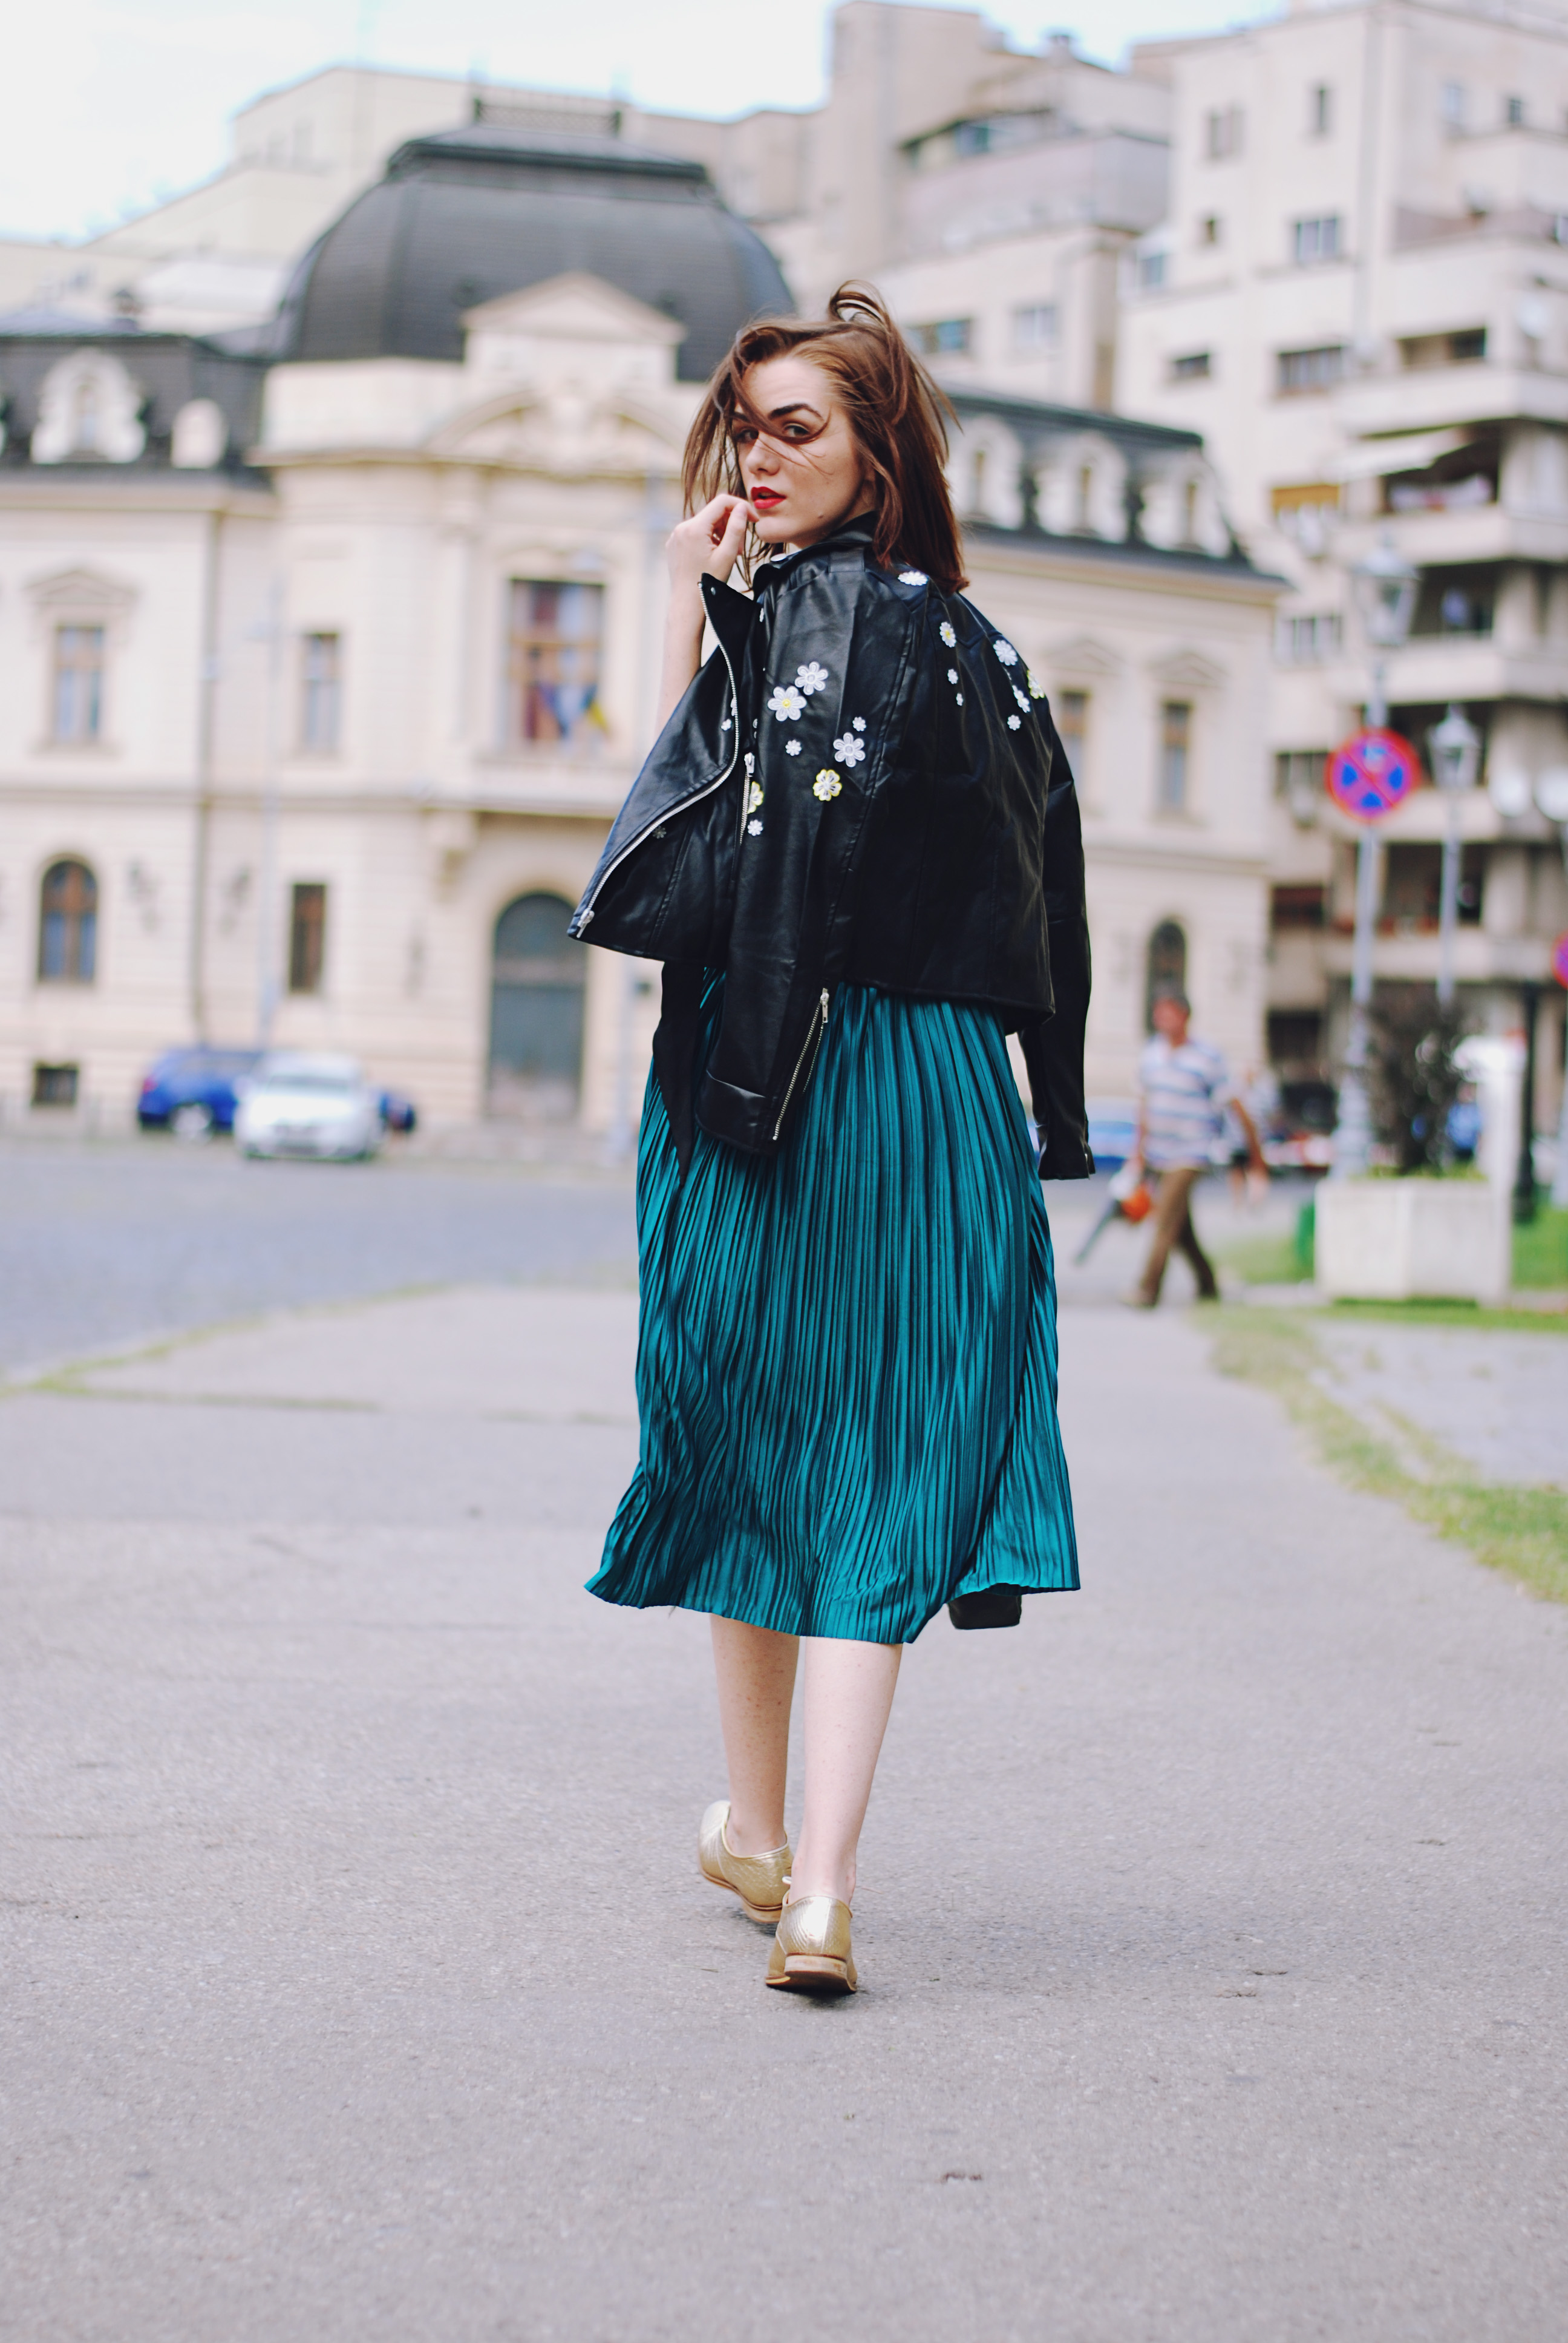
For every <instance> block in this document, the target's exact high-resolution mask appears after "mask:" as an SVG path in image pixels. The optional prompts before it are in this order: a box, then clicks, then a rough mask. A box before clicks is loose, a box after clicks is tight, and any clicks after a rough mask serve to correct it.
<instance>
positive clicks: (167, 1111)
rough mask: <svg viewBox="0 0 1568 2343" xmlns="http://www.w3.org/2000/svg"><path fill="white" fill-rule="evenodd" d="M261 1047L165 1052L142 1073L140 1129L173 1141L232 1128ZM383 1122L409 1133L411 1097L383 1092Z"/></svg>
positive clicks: (413, 1115) (414, 1120) (413, 1125)
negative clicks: (168, 1136)
mask: <svg viewBox="0 0 1568 2343" xmlns="http://www.w3.org/2000/svg"><path fill="white" fill-rule="evenodd" d="M265 1056H266V1051H264V1050H217V1049H202V1048H196V1049H184V1050H166V1051H164V1054H163V1056H162V1057H161V1058H157V1059H155V1060H154V1061H153V1064H152V1067H151V1069H150V1070H149V1071H148V1072H147V1073H146V1074H145V1075H144V1076H143V1077H142V1090H141V1096H140V1098H139V1099H138V1100H137V1101H136V1120H137V1121H138V1122H139V1123H140V1124H141V1127H142V1129H143V1130H144V1131H173V1132H174V1134H175V1137H176V1139H210V1138H211V1137H212V1135H213V1133H214V1132H215V1131H232V1130H233V1129H234V1118H235V1113H236V1109H237V1107H238V1104H239V1101H240V1098H241V1095H242V1094H243V1091H244V1089H245V1085H246V1082H247V1081H250V1079H251V1078H252V1076H253V1075H254V1074H255V1072H256V1068H257V1067H258V1066H259V1065H260V1063H261V1061H262V1060H263V1058H264V1057H265ZM379 1104H380V1109H381V1121H382V1122H383V1123H384V1124H385V1126H386V1128H387V1130H388V1131H397V1132H399V1133H400V1134H401V1133H407V1132H408V1131H414V1130H416V1129H417V1126H418V1121H419V1117H418V1114H417V1111H416V1109H415V1106H414V1103H413V1101H412V1100H411V1099H406V1098H404V1097H402V1096H401V1094H400V1093H399V1092H398V1091H382V1092H381V1093H380V1099H379Z"/></svg>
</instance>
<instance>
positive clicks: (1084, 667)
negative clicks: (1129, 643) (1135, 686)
mask: <svg viewBox="0 0 1568 2343" xmlns="http://www.w3.org/2000/svg"><path fill="white" fill-rule="evenodd" d="M1045 664H1046V665H1047V666H1048V667H1049V668H1050V671H1051V673H1052V675H1060V676H1080V675H1081V676H1090V677H1096V678H1099V677H1104V676H1112V675H1116V674H1118V673H1119V672H1120V670H1121V659H1119V658H1118V657H1117V654H1116V653H1115V652H1114V651H1113V650H1112V649H1111V647H1110V645H1109V644H1107V643H1101V642H1097V641H1096V639H1095V638H1094V637H1093V636H1092V635H1074V636H1073V638H1072V639H1071V640H1070V642H1065V643H1053V644H1052V645H1051V646H1050V649H1049V650H1048V651H1047V652H1046V655H1045Z"/></svg>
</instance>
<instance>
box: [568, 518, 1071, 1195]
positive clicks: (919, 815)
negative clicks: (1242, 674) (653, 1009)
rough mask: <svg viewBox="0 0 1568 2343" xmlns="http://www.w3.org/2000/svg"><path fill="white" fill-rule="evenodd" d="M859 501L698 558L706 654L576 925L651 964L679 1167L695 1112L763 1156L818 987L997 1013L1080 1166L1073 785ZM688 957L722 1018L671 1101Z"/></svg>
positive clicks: (778, 1124) (1045, 730) (1057, 1141)
mask: <svg viewBox="0 0 1568 2343" xmlns="http://www.w3.org/2000/svg"><path fill="white" fill-rule="evenodd" d="M870 540H871V523H870V521H869V519H866V518H861V519H858V520H854V521H850V522H849V523H847V524H846V525H845V526H844V527H843V528H840V529H839V530H838V531H837V532H836V533H835V534H834V535H833V536H832V537H831V538H826V539H824V540H823V541H822V542H821V543H820V544H819V545H813V546H809V547H807V548H804V549H803V550H802V551H800V552H799V553H794V554H789V555H787V556H786V557H784V558H782V559H781V560H777V561H773V562H769V564H768V565H767V567H766V568H763V569H762V570H761V571H760V572H759V575H758V579H757V589H756V595H755V598H750V597H748V596H746V595H744V594H738V593H736V592H734V591H732V589H731V588H729V587H728V586H721V585H720V584H719V582H718V581H717V580H716V579H713V578H705V579H704V581H703V593H704V598H705V600H706V603H707V607H708V612H709V618H710V619H711V621H712V624H713V629H714V632H715V634H716V635H717V636H718V638H719V650H718V652H717V653H716V654H715V656H714V657H713V658H712V659H709V662H708V663H707V665H706V666H705V667H704V668H703V669H702V670H701V672H700V674H699V675H698V676H697V677H696V679H694V681H693V682H692V685H691V687H690V689H689V691H688V692H687V694H686V697H685V698H684V699H683V700H682V701H681V703H680V705H679V707H678V709H676V711H675V713H674V715H673V716H672V717H671V718H670V719H669V722H668V724H667V725H666V727H665V729H664V731H663V732H662V734H661V735H660V737H659V739H658V742H657V744H656V746H655V748H654V749H653V752H652V754H651V756H650V757H649V758H648V762H647V764H646V765H645V766H644V767H643V769H642V771H641V772H640V774H639V775H638V779H637V780H636V781H635V783H634V784H633V786H632V789H631V792H630V795H629V796H628V799H627V801H626V803H625V805H624V806H623V807H622V808H621V810H620V813H619V814H618V817H617V819H616V822H615V825H614V827H613V829H612V830H611V831H610V834H609V838H608V842H607V844H606V846H605V850H604V853H603V855H602V856H601V857H600V860H599V864H598V869H597V870H596V871H595V872H594V875H593V879H592V880H591V882H590V883H589V886H588V892H587V893H586V894H585V895H584V897H583V900H582V901H581V903H580V904H579V905H578V910H577V913H576V915H575V917H574V919H573V920H572V933H573V934H574V935H576V936H580V937H585V938H588V939H589V940H591V941H592V942H594V943H596V944H602V945H604V946H606V947H608V950H611V951H624V952H634V953H637V954H638V955H639V956H641V957H643V958H645V959H648V960H662V961H664V963H665V971H664V1013H663V1018H662V1021H661V1023H660V1027H659V1031H658V1037H657V1039H656V1041H655V1044H654V1059H655V1064H656V1066H657V1068H658V1078H659V1082H660V1085H661V1087H662V1089H663V1091H664V1095H665V1100H666V1103H667V1105H668V1109H669V1113H670V1120H671V1124H672V1127H673V1129H674V1131H675V1135H676V1140H677V1143H678V1146H679V1148H680V1152H681V1159H682V1161H683V1162H684V1161H686V1160H687V1159H688V1157H689V1149H690V1143H691V1124H692V1118H693V1115H694V1114H695V1118H696V1121H699V1122H700V1123H701V1125H702V1127H703V1129H704V1130H705V1131H710V1132H712V1133H713V1134H714V1135H715V1136H716V1137H717V1138H719V1139H724V1140H728V1141H729V1142H730V1143H731V1144H732V1145H733V1146H736V1147H740V1148H745V1149H747V1150H749V1151H751V1152H753V1153H757V1154H769V1153H771V1152H772V1151H774V1150H776V1149H777V1148H778V1147H779V1144H780V1141H781V1140H782V1137H783V1133H784V1131H785V1128H786V1126H787V1123H788V1121H789V1116H790V1114H791V1113H792V1111H794V1109H795V1108H796V1107H797V1106H798V1105H799V1101H800V1097H801V1095H802V1093H803V1091H804V1090H805V1088H806V1085H807V1083H808V1082H809V1079H810V1072H811V1068H812V1066H813V1064H814V1063H815V1060H816V1053H817V1049H818V1047H819V1043H820V1041H821V1037H822V1034H823V1031H825V1029H826V1026H827V1023H828V1021H829V1018H830V1016H831V1014H832V1002H833V994H834V992H835V990H836V989H837V988H838V986H839V985H840V984H859V985H875V986H878V987H879V988H881V989H882V990H886V991H889V992H900V993H910V994H913V995H915V996H917V997H919V998H921V999H925V1000H933V1001H965V1002H970V1003H972V1004H974V1005H976V1006H978V1007H982V1008H987V1009H992V1010H995V1011H998V1013H999V1014H1000V1016H1001V1017H1002V1018H1003V1020H1004V1021H1005V1023H1006V1025H1007V1028H1008V1030H1009V1031H1017V1032H1018V1033H1019V1036H1020V1041H1021V1043H1022V1047H1023V1053H1024V1059H1025V1062H1026V1064H1027V1066H1028V1068H1029V1077H1030V1090H1031V1092H1032V1098H1033V1105H1034V1114H1035V1121H1036V1122H1037V1124H1038V1126H1039V1129H1040V1142H1041V1148H1040V1173H1041V1177H1042V1178H1045V1179H1048V1180H1081V1179H1084V1178H1086V1177H1087V1176H1088V1175H1089V1173H1090V1172H1092V1171H1093V1169H1094V1163H1093V1158H1092V1157H1091V1154H1090V1151H1089V1139H1088V1130H1087V1125H1086V1121H1085V1117H1084V1107H1083V1030H1084V1021H1085V1017H1086V1015H1087V1013H1088V1008H1089V974H1090V971H1089V930H1088V924H1087V920H1086V917H1085V911H1084V900H1083V844H1082V838H1081V830H1080V826H1079V817H1078V799H1077V792H1076V790H1075V789H1074V788H1073V781H1072V774H1071V771H1070V769H1069V766H1068V762H1067V759H1066V757H1065V756H1064V755H1063V753H1062V749H1061V743H1060V740H1059V739H1058V738H1057V734H1056V728H1055V726H1054V725H1053V724H1052V722H1051V720H1050V709H1049V707H1048V705H1047V703H1046V700H1045V698H1044V694H1043V689H1042V687H1041V686H1040V683H1039V682H1038V680H1037V679H1035V677H1034V676H1033V675H1032V674H1031V673H1030V671H1029V670H1028V669H1026V667H1025V666H1024V663H1023V660H1022V659H1021V658H1020V656H1019V654H1018V652H1017V651H1016V650H1014V649H1013V647H1012V645H1011V644H1010V643H1009V642H1008V641H1007V639H1005V637H1003V636H1000V635H999V634H998V632H997V630H996V628H994V627H992V626H990V624H988V622H987V621H986V619H984V618H982V617H981V616H980V612H979V611H978V610H977V609H976V608H974V607H973V605H972V604H971V603H970V602H967V601H965V600H964V599H963V598H962V597H961V596H959V595H947V594H943V593H941V592H940V590H939V589H938V588H936V587H935V586H933V585H932V584H931V583H930V580H929V579H928V578H925V577H924V576H923V575H922V574H921V573H920V571H919V570H915V569H904V570H902V571H895V570H890V569H883V568H879V567H878V566H877V565H876V564H875V563H874V562H873V560H872V558H871V554H870ZM704 969H723V970H725V971H726V983H725V990H724V1001H723V1011H722V1022H721V1026H720V1031H719V1035H718V1038H717V1040H716V1041H715V1044H714V1048H713V1051H712V1054H711V1057H710V1059H709V1064H708V1068H707V1071H706V1073H705V1074H704V1076H703V1078H702V1081H701V1082H700V1084H699V1086H698V1089H697V1092H696V1096H695V1100H694V1099H693V1096H692V1065H693V1053H694V1049H695V1041H696V1032H697V1016H698V1003H699V995H700V989H701V982H702V971H703V970H704Z"/></svg>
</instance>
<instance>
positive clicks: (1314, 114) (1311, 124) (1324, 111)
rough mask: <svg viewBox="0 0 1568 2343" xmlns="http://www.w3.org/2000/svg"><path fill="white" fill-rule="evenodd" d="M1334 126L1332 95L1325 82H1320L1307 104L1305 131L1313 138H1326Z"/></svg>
mask: <svg viewBox="0 0 1568 2343" xmlns="http://www.w3.org/2000/svg"><path fill="white" fill-rule="evenodd" d="M1333 126H1334V94H1333V91H1332V89H1331V88H1330V87H1329V85H1328V83H1327V82H1324V81H1321V82H1319V83H1318V85H1317V86H1316V87H1315V88H1314V89H1313V91H1312V95H1311V96H1310V98H1309V99H1308V102H1307V130H1308V134H1309V136H1312V137H1313V138H1326V137H1328V136H1329V135H1330V133H1331V132H1332V129H1333Z"/></svg>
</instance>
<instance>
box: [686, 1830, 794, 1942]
mask: <svg viewBox="0 0 1568 2343" xmlns="http://www.w3.org/2000/svg"><path fill="white" fill-rule="evenodd" d="M728 1825H729V1799H728V1798H720V1799H719V1801H718V1803H717V1805H711V1806H709V1809H708V1812H707V1813H706V1814H705V1815H703V1817H702V1824H701V1827H700V1828H699V1831H698V1834H697V1860H698V1863H699V1865H700V1867H701V1871H702V1875H703V1877H704V1879H711V1880H712V1882H713V1885H715V1887H728V1888H729V1890H730V1892H731V1894H733V1895H736V1896H739V1898H740V1908H741V1910H742V1911H743V1912H744V1913H745V1915H746V1916H747V1918H748V1919H749V1920H755V1921H756V1922H757V1923H758V1925H759V1926H760V1927H764V1928H770V1927H771V1926H773V1924H774V1922H775V1921H776V1920H777V1919H778V1917H779V1913H780V1912H781V1911H782V1910H783V1908H784V1886H785V1882H786V1881H787V1880H788V1878H789V1865H790V1864H791V1862H792V1861H793V1860H794V1858H793V1856H792V1855H790V1852H789V1840H788V1839H786V1840H785V1842H784V1844H783V1845H782V1846H776V1847H775V1848H774V1849H773V1850H772V1852H771V1854H769V1855H737V1854H736V1852H735V1850H734V1848H733V1847H732V1846H731V1845H730V1844H729V1837H728V1835H727V1830H728Z"/></svg>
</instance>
